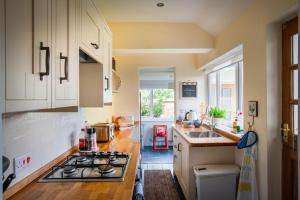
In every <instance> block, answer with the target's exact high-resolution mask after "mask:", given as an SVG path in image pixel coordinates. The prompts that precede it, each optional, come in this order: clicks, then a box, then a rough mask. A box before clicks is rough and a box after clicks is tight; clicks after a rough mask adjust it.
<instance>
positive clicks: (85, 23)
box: [77, 0, 112, 107]
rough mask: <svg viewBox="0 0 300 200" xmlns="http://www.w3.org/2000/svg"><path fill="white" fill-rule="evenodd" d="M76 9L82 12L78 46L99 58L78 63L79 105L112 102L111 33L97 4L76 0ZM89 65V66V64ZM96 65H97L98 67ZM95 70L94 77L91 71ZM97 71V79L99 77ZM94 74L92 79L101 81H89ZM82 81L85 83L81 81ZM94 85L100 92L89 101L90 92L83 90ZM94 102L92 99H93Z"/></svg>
mask: <svg viewBox="0 0 300 200" xmlns="http://www.w3.org/2000/svg"><path fill="white" fill-rule="evenodd" d="M77 2H78V13H81V16H80V17H79V18H80V19H79V20H78V21H79V22H80V24H79V27H80V28H79V32H80V37H79V38H80V42H79V47H80V49H81V50H82V51H84V52H85V53H86V54H88V55H89V56H91V57H92V58H93V59H94V60H96V61H97V62H98V65H97V64H93V65H92V64H84V65H83V64H81V65H80V74H79V76H80V81H81V82H80V98H81V99H80V105H81V106H83V107H99V105H100V107H102V106H105V105H111V103H112V33H111V31H110V29H109V27H108V25H107V24H106V22H105V20H104V18H103V17H102V15H101V13H100V12H99V10H98V9H97V8H96V6H95V5H94V3H93V1H92V0H78V1H77ZM88 66H90V69H89V68H88ZM96 66H99V68H97V67H96ZM93 72H94V73H96V72H97V73H98V74H97V77H94V75H92V74H91V73H93ZM98 75H100V76H101V77H100V79H98V78H99V77H98ZM91 76H93V77H94V79H96V80H97V81H100V84H97V85H95V84H94V85H90V84H88V82H89V81H88V80H86V78H87V77H91ZM82 82H84V83H82ZM88 88H93V91H97V92H99V91H100V93H99V95H100V96H99V95H98V96H97V97H95V96H94V95H95V94H93V99H97V101H89V100H88V99H90V98H91V97H90V95H92V94H90V95H89V93H87V92H86V91H83V90H87V89H88ZM93 102H95V103H93Z"/></svg>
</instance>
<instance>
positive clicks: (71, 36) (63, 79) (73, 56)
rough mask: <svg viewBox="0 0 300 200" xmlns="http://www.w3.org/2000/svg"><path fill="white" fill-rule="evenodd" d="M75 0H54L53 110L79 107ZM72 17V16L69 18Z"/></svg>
mask: <svg viewBox="0 0 300 200" xmlns="http://www.w3.org/2000/svg"><path fill="white" fill-rule="evenodd" d="M75 6H76V4H75V0H52V8H53V10H52V16H53V18H52V19H53V20H52V38H53V43H52V46H53V54H52V55H53V56H52V64H53V73H52V77H53V82H52V83H53V85H52V90H53V93H52V102H53V103H52V107H54V108H57V107H67V106H76V105H78V101H77V99H78V98H77V91H78V90H77V88H78V86H77V82H78V81H77V77H78V59H79V58H78V47H77V42H76V20H75V19H76V15H75ZM68 15H69V17H68Z"/></svg>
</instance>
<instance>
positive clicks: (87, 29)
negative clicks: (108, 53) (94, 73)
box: [79, 0, 103, 63]
mask: <svg viewBox="0 0 300 200" xmlns="http://www.w3.org/2000/svg"><path fill="white" fill-rule="evenodd" d="M79 6H80V11H81V20H80V21H81V25H80V27H81V30H80V32H81V37H80V38H81V42H80V48H81V49H82V50H83V51H85V53H87V54H89V55H90V56H92V57H93V58H94V59H95V60H97V61H98V62H100V63H102V59H103V43H102V38H103V37H102V32H103V31H102V24H103V22H102V19H101V17H100V15H99V13H98V10H97V8H96V7H95V5H94V3H93V2H92V1H91V0H80V1H79Z"/></svg>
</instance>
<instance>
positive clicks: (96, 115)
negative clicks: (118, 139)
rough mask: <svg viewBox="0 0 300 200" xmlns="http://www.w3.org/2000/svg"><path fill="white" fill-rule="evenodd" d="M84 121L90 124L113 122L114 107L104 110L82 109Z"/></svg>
mask: <svg viewBox="0 0 300 200" xmlns="http://www.w3.org/2000/svg"><path fill="white" fill-rule="evenodd" d="M81 111H82V113H83V119H84V121H88V123H89V124H95V123H99V122H111V119H112V112H113V107H112V106H104V107H103V108H81Z"/></svg>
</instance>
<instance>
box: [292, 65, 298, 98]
mask: <svg viewBox="0 0 300 200" xmlns="http://www.w3.org/2000/svg"><path fill="white" fill-rule="evenodd" d="M293 91H294V99H298V70H293Z"/></svg>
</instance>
